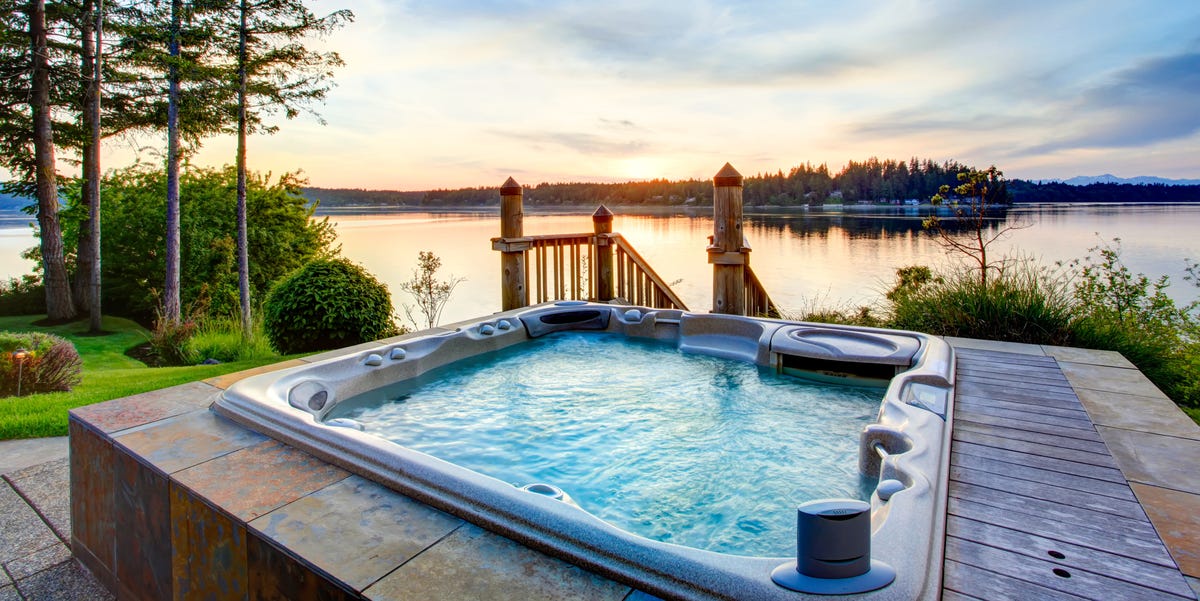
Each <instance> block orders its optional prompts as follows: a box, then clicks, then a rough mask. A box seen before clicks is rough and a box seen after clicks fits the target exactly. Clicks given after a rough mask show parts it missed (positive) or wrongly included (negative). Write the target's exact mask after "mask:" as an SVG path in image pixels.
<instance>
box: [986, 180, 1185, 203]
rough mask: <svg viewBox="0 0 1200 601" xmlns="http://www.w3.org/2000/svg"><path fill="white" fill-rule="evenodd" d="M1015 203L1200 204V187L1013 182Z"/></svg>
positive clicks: (1010, 184)
mask: <svg viewBox="0 0 1200 601" xmlns="http://www.w3.org/2000/svg"><path fill="white" fill-rule="evenodd" d="M1008 191H1009V192H1010V193H1011V194H1012V197H1013V202H1095V203H1101V202H1200V186H1170V185H1166V184H1106V183H1094V184H1088V185H1086V186H1073V185H1070V184H1064V183H1062V182H1044V183H1042V182H1027V181H1024V180H1019V179H1015V180H1011V181H1009V182H1008Z"/></svg>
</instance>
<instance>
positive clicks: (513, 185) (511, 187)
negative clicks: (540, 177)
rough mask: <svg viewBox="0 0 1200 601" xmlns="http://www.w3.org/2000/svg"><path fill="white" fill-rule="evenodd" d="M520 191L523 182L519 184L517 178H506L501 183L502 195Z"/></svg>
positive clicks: (510, 194)
mask: <svg viewBox="0 0 1200 601" xmlns="http://www.w3.org/2000/svg"><path fill="white" fill-rule="evenodd" d="M520 193H521V184H518V183H517V180H515V179H513V178H511V177H510V178H508V179H506V180H504V183H503V184H500V196H512V195H516V194H520Z"/></svg>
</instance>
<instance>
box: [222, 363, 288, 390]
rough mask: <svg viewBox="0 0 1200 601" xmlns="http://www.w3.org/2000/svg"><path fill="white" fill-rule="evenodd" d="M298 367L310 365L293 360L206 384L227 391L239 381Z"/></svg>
mask: <svg viewBox="0 0 1200 601" xmlns="http://www.w3.org/2000/svg"><path fill="white" fill-rule="evenodd" d="M297 365H308V362H307V361H301V360H299V359H291V360H288V361H284V362H282V363H272V364H271V365H263V366H261V367H254V368H251V369H246V370H242V371H237V372H234V373H231V374H225V375H223V376H217V377H215V378H209V379H207V380H205V381H204V383H205V384H211V385H212V386H216V387H217V388H220V389H221V390H225V389H226V388H229V387H230V386H233V384H234V382H237V381H239V380H244V379H246V378H249V377H250V376H257V375H259V374H266V373H270V372H273V371H279V370H281V369H287V368H289V367H296V366H297Z"/></svg>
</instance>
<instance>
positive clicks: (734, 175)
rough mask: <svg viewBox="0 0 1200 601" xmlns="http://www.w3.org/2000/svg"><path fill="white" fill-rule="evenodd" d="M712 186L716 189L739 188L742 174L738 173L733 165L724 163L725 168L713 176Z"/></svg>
mask: <svg viewBox="0 0 1200 601" xmlns="http://www.w3.org/2000/svg"><path fill="white" fill-rule="evenodd" d="M713 185H714V186H717V187H718V188H720V187H725V186H738V187H741V185H742V174H741V173H738V170H737V169H734V168H733V165H730V164H729V163H725V166H724V167H722V168H721V170H720V171H718V172H717V174H716V175H714V176H713Z"/></svg>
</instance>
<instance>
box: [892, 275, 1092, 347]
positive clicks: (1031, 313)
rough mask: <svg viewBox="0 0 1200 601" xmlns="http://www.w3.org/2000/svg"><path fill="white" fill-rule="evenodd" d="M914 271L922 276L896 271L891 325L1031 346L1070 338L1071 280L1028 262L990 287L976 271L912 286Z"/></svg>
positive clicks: (944, 276)
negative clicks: (897, 279) (898, 278)
mask: <svg viewBox="0 0 1200 601" xmlns="http://www.w3.org/2000/svg"><path fill="white" fill-rule="evenodd" d="M913 273H923V272H922V270H919V269H918V270H914V269H913V268H905V269H901V270H898V275H900V283H898V284H897V286H896V288H893V290H892V291H891V292H889V293H888V299H889V301H890V302H891V307H890V313H891V315H890V318H889V319H888V322H887V324H888V326H889V327H893V328H899V329H905V330H916V331H919V332H927V333H930V334H936V335H939V336H962V337H966V338H984V339H988V340H1008V341H1012V342H1027V343H1033V344H1065V343H1066V342H1068V340H1069V339H1070V330H1069V326H1070V318H1071V299H1070V290H1069V286H1068V284H1067V282H1066V281H1065V279H1064V278H1062V277H1060V276H1057V275H1056V274H1053V273H1050V272H1048V271H1047V270H1045V269H1042V268H1039V267H1037V266H1035V265H1033V264H1032V263H1030V262H1028V261H1018V262H1013V263H1012V265H1011V268H1010V269H1007V270H1005V271H1004V272H1002V273H1001V274H1000V275H999V276H997V277H995V278H992V279H991V280H990V281H988V282H987V283H986V284H984V283H981V282H980V281H979V278H978V276H977V274H976V273H975V271H974V270H960V271H956V272H952V273H947V274H941V275H938V276H936V277H930V278H929V279H927V280H924V281H923V283H921V284H919V285H913V282H914V280H913V279H912V278H911V275H912V274H913ZM905 275H908V276H910V277H909V279H908V280H907V281H905V277H904V276H905Z"/></svg>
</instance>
